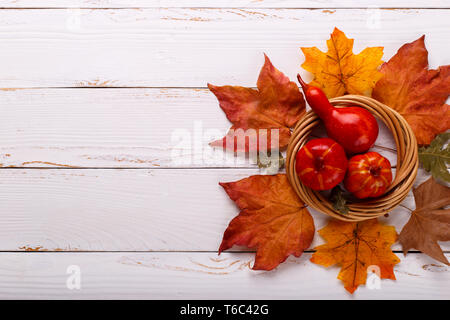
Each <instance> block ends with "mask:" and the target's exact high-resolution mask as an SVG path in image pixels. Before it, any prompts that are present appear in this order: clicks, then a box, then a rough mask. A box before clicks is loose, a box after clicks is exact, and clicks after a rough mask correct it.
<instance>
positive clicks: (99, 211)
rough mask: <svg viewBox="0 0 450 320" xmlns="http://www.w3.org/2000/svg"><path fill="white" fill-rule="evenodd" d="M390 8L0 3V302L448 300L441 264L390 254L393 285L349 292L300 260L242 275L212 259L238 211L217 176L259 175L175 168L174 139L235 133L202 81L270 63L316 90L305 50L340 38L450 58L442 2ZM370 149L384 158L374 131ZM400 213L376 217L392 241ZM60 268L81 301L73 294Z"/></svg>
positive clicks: (232, 259) (263, 1) (136, 0)
mask: <svg viewBox="0 0 450 320" xmlns="http://www.w3.org/2000/svg"><path fill="white" fill-rule="evenodd" d="M393 3H394V2H392V1H387V0H385V1H378V2H377V1H366V0H364V1H350V0H346V1H337V0H336V1H321V0H308V1H293V0H292V1H291V0H286V1H269V0H259V1H238V0H229V1H226V0H220V1H206V0H201V1H200V0H197V1H191V0H180V1H175V0H173V1H171V0H167V1H164V0H161V1H144V0H126V1H119V0H110V1H107V0H104V1H101V0H97V1H94V0H90V1H89V0H86V1H69V0H64V1H53V0H32V1H31V0H14V1H13V0H9V1H8V0H3V1H0V8H1V9H0V87H1V88H2V89H1V91H0V108H1V111H2V112H1V118H0V124H1V126H0V164H1V166H2V168H1V170H0V251H1V252H0V298H4V299H5V298H7V299H10V298H71V299H72V298H73V299H77V298H153V299H178V298H179V299H191V298H203V299H218V298H220V299H246V298H249V299H250V298H253V299H257V298H266V299H314V298H330V299H358V298H371V299H404V298H422V299H431V298H438V299H443V298H447V299H448V298H450V289H449V285H450V275H449V272H448V267H447V266H445V265H443V264H442V263H439V262H436V261H434V260H432V259H431V258H428V257H426V256H424V255H423V254H421V253H418V252H410V253H409V254H408V255H407V257H403V254H401V253H400V252H399V250H401V248H400V246H399V245H395V246H394V247H393V249H394V250H396V253H397V255H398V256H399V257H400V258H401V260H402V262H401V263H400V264H399V265H397V266H396V267H395V274H396V277H397V281H391V280H383V281H382V283H381V289H380V290H369V289H368V288H366V287H364V286H363V287H360V288H359V289H358V290H357V291H356V293H355V294H354V295H353V296H351V295H350V294H348V293H347V292H346V291H345V289H344V288H343V286H342V285H341V283H340V282H339V280H337V279H336V277H337V274H338V271H339V268H337V267H333V268H329V270H327V269H325V268H322V267H320V266H317V265H314V264H312V263H310V262H309V258H310V256H311V252H306V253H305V254H304V255H303V256H302V257H301V258H298V259H297V258H289V259H288V261H287V262H286V263H284V264H282V265H281V266H280V267H279V268H277V270H275V271H272V272H261V271H258V272H255V271H252V270H250V266H251V265H252V263H253V254H252V253H249V252H245V250H246V249H245V248H234V249H233V250H231V252H230V253H224V254H222V255H221V256H217V253H216V252H217V248H218V246H219V244H220V241H221V237H222V234H223V231H224V230H225V228H226V226H227V224H228V222H229V221H230V220H231V219H232V218H233V217H234V216H235V215H236V214H237V213H238V209H237V207H236V206H235V205H234V203H233V202H232V201H231V200H229V199H228V197H227V195H226V194H225V192H224V191H223V190H222V189H221V188H220V187H219V186H218V182H219V181H234V180H238V179H241V178H244V177H247V176H249V175H252V174H258V173H259V170H258V169H257V168H256V167H255V166H254V165H253V164H248V163H247V164H245V163H244V164H242V163H240V164H237V165H235V166H233V165H231V166H230V165H227V164H215V165H206V164H202V163H196V164H190V165H177V164H176V163H174V162H173V161H172V160H173V154H174V152H176V151H177V150H176V149H175V148H174V145H173V141H172V140H171V137H172V134H173V132H174V130H176V129H184V130H188V131H190V132H192V133H193V132H194V128H195V126H196V125H198V124H201V126H203V129H204V130H206V129H219V130H221V131H222V132H225V131H226V130H227V128H228V127H229V126H230V124H229V123H228V121H227V120H226V118H225V116H224V114H223V113H222V111H221V110H220V108H219V106H218V103H217V100H216V99H215V97H214V96H213V95H212V94H211V93H210V92H209V91H208V90H207V89H205V88H206V83H207V82H210V83H213V84H216V85H224V84H234V85H243V86H252V87H253V86H255V84H256V79H257V76H258V73H259V69H260V67H261V66H262V64H263V61H264V59H263V52H265V53H266V54H267V55H268V56H269V57H270V59H271V60H272V62H273V64H274V65H275V66H276V67H277V68H278V69H280V70H281V71H283V72H284V73H285V74H287V75H288V76H289V77H290V78H291V79H295V78H294V76H295V74H296V73H297V72H302V75H303V76H305V78H307V79H310V75H308V74H307V73H306V72H304V71H302V70H301V68H300V64H301V63H302V61H303V55H302V54H301V51H300V49H299V47H300V46H318V47H319V48H320V49H322V50H325V49H326V47H325V40H326V39H328V38H329V34H330V33H331V32H332V31H333V28H334V27H335V26H336V27H338V28H340V29H341V30H343V31H344V32H345V33H346V34H347V36H348V37H350V38H354V39H355V50H354V51H355V52H356V53H357V52H359V51H361V50H362V49H363V48H365V47H367V46H384V47H385V49H384V53H385V54H384V60H385V61H387V60H388V59H389V58H390V57H391V56H392V55H393V54H394V53H395V52H396V51H397V49H398V48H399V47H400V46H401V45H402V44H404V43H406V42H411V41H413V40H415V39H417V38H419V37H420V36H421V35H422V34H425V35H426V45H427V48H428V50H429V52H430V65H431V67H433V68H435V67H437V66H439V65H441V64H448V63H449V60H448V52H449V49H450V46H449V30H450V29H449V27H450V22H449V21H450V10H449V9H447V7H450V1H448V0H446V1H436V0H433V1H417V0H416V1H411V0H409V1H406V0H405V1H403V0H402V1H395V5H393ZM374 5H375V6H379V7H381V9H379V10H377V9H376V8H373V6H374ZM368 6H372V7H371V8H370V9H367V7H368ZM393 6H394V7H397V8H393ZM77 7H80V8H81V9H70V8H77ZM377 145H380V146H384V147H388V148H393V147H394V143H393V141H392V139H391V138H390V135H389V133H387V132H386V130H384V129H383V128H382V134H381V135H380V138H379V140H378V142H377ZM201 147H202V148H208V146H207V141H204V142H203V143H201ZM374 150H375V151H378V152H380V153H382V154H384V155H385V156H387V157H389V158H390V159H392V160H393V161H394V162H395V154H394V153H393V152H392V151H389V150H388V149H383V148H380V147H375V148H374ZM195 152H196V154H197V155H199V152H200V154H201V151H195ZM191 156H192V155H189V156H185V157H180V159H178V160H186V159H187V160H189V159H190V158H191ZM181 158H182V159H181ZM426 178H427V176H426V175H424V174H423V172H421V173H420V174H419V177H418V183H420V182H423V181H424V180H425V179H426ZM404 205H405V206H407V207H409V208H411V209H414V201H413V198H412V195H411V196H409V197H408V199H407V200H406V201H405V203H404ZM313 216H314V219H315V225H316V229H320V228H321V227H323V226H324V225H325V224H326V223H327V217H325V216H324V215H322V214H320V213H317V212H313ZM408 218H409V213H408V211H407V210H406V209H404V208H401V207H400V208H398V209H396V210H395V211H394V212H392V213H391V214H390V216H389V218H381V219H380V220H381V221H383V222H385V223H388V224H391V225H395V226H396V228H397V231H398V232H400V230H401V228H402V226H403V225H404V223H405V222H406V221H407V219H408ZM320 243H322V240H321V239H320V237H319V236H318V235H316V237H315V239H314V243H313V245H312V247H314V246H316V245H318V244H320ZM442 247H443V248H444V249H445V250H447V252H448V250H449V248H450V247H449V245H448V243H443V244H442ZM446 255H447V256H448V257H449V256H450V254H449V253H446ZM70 265H77V266H79V267H80V270H81V289H80V290H69V289H68V288H67V287H66V279H67V277H68V275H67V274H66V269H67V267H68V266H70Z"/></svg>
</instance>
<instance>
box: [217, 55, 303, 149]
mask: <svg viewBox="0 0 450 320" xmlns="http://www.w3.org/2000/svg"><path fill="white" fill-rule="evenodd" d="M264 56H265V63H264V66H263V67H262V69H261V72H260V74H259V78H258V82H257V86H258V90H255V89H251V88H245V87H238V86H223V87H218V86H214V85H212V84H208V88H209V89H210V90H211V91H212V92H213V93H214V94H215V96H216V97H217V99H218V100H219V103H220V107H221V108H222V110H223V111H224V112H225V114H226V115H227V118H228V120H230V121H231V122H232V123H233V126H232V127H231V129H230V131H229V132H228V134H227V135H226V136H225V137H224V138H223V139H222V140H217V141H213V142H212V143H210V145H211V146H214V147H223V148H228V149H232V150H233V151H246V152H249V151H251V150H259V147H258V146H259V144H260V140H261V141H264V140H262V139H267V140H265V141H267V145H268V148H269V149H271V148H272V144H271V143H270V142H271V138H272V135H271V131H270V130H261V129H278V130H279V131H278V134H279V142H278V144H279V148H280V149H282V148H284V147H286V146H287V144H288V142H289V138H290V136H291V131H290V128H292V127H293V126H294V125H295V123H296V122H297V121H298V120H299V119H300V118H301V117H302V116H303V114H304V113H305V100H304V99H303V95H302V93H301V92H300V90H299V89H298V86H297V85H296V84H295V83H294V82H292V81H290V80H289V78H288V77H286V76H285V75H284V74H283V73H281V72H280V71H278V70H277V69H276V68H275V67H274V66H273V65H272V63H271V62H270V60H269V58H268V57H267V56H266V55H264ZM239 129H242V131H244V130H248V129H254V130H252V132H253V133H255V135H256V137H257V140H255V143H249V137H248V135H247V138H245V144H244V140H239V139H241V137H242V135H241V134H242V131H240V130H239ZM244 133H245V132H244ZM247 133H248V132H247ZM250 134H251V133H250ZM228 139H229V145H228V146H227V140H228ZM239 141H241V142H242V143H240V142H239ZM262 145H264V142H262ZM273 148H274V149H275V146H273Z"/></svg>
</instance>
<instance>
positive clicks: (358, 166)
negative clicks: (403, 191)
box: [344, 152, 392, 199]
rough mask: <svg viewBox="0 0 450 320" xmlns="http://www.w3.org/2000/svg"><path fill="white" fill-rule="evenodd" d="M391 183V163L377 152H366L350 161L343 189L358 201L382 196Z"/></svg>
mask: <svg viewBox="0 0 450 320" xmlns="http://www.w3.org/2000/svg"><path fill="white" fill-rule="evenodd" d="M391 182H392V171H391V163H390V162H389V160H388V159H386V158H385V157H383V156H382V155H380V154H379V153H377V152H367V153H366V154H360V155H357V156H354V157H352V158H351V159H350V161H349V163H348V171H347V176H346V177H345V181H344V185H345V188H346V189H347V190H348V191H350V192H351V193H353V194H354V195H355V197H357V198H359V199H364V198H369V197H371V198H374V197H379V196H381V195H383V194H384V193H385V192H386V189H387V188H388V187H389V185H390V184H391Z"/></svg>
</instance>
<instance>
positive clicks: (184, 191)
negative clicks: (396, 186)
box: [0, 169, 450, 251]
mask: <svg viewBox="0 0 450 320" xmlns="http://www.w3.org/2000/svg"><path fill="white" fill-rule="evenodd" d="M257 173H258V172H257V170H250V169H234V170H225V169H215V170H213V169H165V170H160V169H159V170H158V169H154V170H147V169H135V170H130V169H123V170H117V169H115V170H107V169H96V170H89V169H40V170H38V169H15V170H12V169H10V170H0V212H2V214H1V215H0V225H1V226H2V227H1V228H0V251H17V250H25V251H26V250H37V251H44V250H50V251H217V248H218V247H219V244H220V241H221V238H222V235H223V232H224V230H225V228H226V226H227V225H228V223H229V221H230V220H231V219H232V218H233V217H234V216H236V215H237V214H238V212H239V210H238V208H237V207H236V206H235V204H234V203H233V202H232V201H231V200H230V199H229V198H228V196H227V195H226V194H225V192H224V191H223V190H222V188H221V187H220V186H219V185H218V182H219V181H222V182H226V181H235V180H239V179H242V178H245V177H247V176H250V175H252V174H257ZM426 177H427V176H426V175H422V176H421V177H420V179H418V181H417V183H420V182H421V181H423V180H425V179H426ZM404 204H405V205H406V206H407V207H409V208H411V209H413V208H414V201H413V198H412V196H410V197H408V198H407V200H405V203H404ZM311 211H313V210H311ZM312 213H313V215H314V220H315V226H316V229H320V228H322V227H323V226H324V225H325V224H326V223H327V220H328V218H327V216H325V215H323V214H321V213H317V212H312ZM408 219H409V212H408V211H407V210H406V209H404V208H402V207H399V208H398V209H396V210H395V211H394V212H392V213H391V214H390V217H389V218H385V217H382V218H380V220H381V221H383V222H385V223H388V224H391V225H394V226H396V228H397V231H398V232H399V231H400V230H401V227H402V226H403V225H404V224H405V223H406V221H407V220H408ZM320 243H322V239H321V238H320V237H319V236H316V237H315V239H314V242H313V244H312V246H311V247H314V246H316V245H318V244H320ZM442 247H443V248H444V249H446V250H448V249H449V248H450V247H449V244H448V243H442ZM241 249H242V248H235V250H241ZM393 249H396V250H398V249H400V246H399V245H395V246H394V247H393Z"/></svg>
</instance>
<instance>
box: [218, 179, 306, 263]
mask: <svg viewBox="0 0 450 320" xmlns="http://www.w3.org/2000/svg"><path fill="white" fill-rule="evenodd" d="M220 185H221V186H222V187H223V188H224V189H225V191H226V193H227V194H228V196H229V197H230V198H231V199H232V200H233V201H234V202H236V204H237V205H238V207H239V208H240V209H241V212H240V213H239V215H238V216H237V217H235V218H234V219H233V220H231V222H230V224H229V225H228V227H227V229H226V230H225V233H224V235H223V240H222V244H221V245H220V248H219V254H220V253H221V252H222V251H224V250H227V249H229V248H231V247H232V246H233V245H244V246H247V247H249V248H256V259H255V264H254V266H253V269H255V270H272V269H274V268H276V267H277V266H278V265H279V264H280V263H282V262H283V261H285V260H286V258H287V257H288V256H289V255H291V254H292V255H294V256H296V257H299V256H300V255H301V254H302V253H303V250H305V249H307V248H309V246H310V244H311V241H312V239H313V236H314V222H313V219H312V217H311V215H310V214H309V212H308V210H307V209H306V208H305V205H304V204H303V203H302V202H301V201H300V199H299V198H298V197H297V194H296V193H295V192H294V190H293V189H292V188H291V186H290V184H289V182H288V180H287V177H286V175H285V174H278V175H274V176H263V175H256V176H251V177H248V178H245V179H242V180H239V181H236V182H228V183H220Z"/></svg>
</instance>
